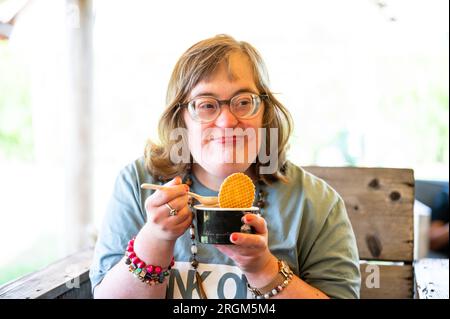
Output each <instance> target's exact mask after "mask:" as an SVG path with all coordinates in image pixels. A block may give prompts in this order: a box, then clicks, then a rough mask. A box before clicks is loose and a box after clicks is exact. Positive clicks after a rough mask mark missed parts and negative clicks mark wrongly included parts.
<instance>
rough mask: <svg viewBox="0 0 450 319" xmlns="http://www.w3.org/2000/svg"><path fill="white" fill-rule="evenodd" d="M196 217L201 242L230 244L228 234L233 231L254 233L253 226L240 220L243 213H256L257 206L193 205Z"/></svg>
mask: <svg viewBox="0 0 450 319" xmlns="http://www.w3.org/2000/svg"><path fill="white" fill-rule="evenodd" d="M194 210H195V215H196V218H197V238H198V241H199V242H200V243H203V244H219V245H220V244H221V245H230V244H232V243H231V241H230V235H231V234H232V233H235V232H241V233H249V234H254V233H255V231H254V229H253V227H250V226H248V225H246V224H245V223H244V222H243V221H242V217H243V216H244V215H245V214H258V213H259V208H258V207H249V208H221V207H211V206H203V205H197V206H194Z"/></svg>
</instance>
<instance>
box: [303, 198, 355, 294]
mask: <svg viewBox="0 0 450 319" xmlns="http://www.w3.org/2000/svg"><path fill="white" fill-rule="evenodd" d="M300 278H302V279H303V280H305V281H306V282H307V283H308V284H310V285H311V286H313V287H315V288H317V289H319V290H320V291H322V292H324V293H325V294H327V295H328V296H329V297H330V298H342V299H352V298H359V293H360V286H361V274H360V269H359V255H358V249H357V246H356V239H355V235H354V233H353V229H352V226H351V224H350V220H349V218H348V216H347V212H346V209H345V205H344V202H343V200H342V199H341V198H340V197H339V200H338V201H337V203H336V204H335V205H334V206H332V209H331V211H330V212H329V214H328V215H327V218H326V219H325V222H324V224H323V226H322V228H321V230H320V232H319V233H318V236H317V238H316V240H315V241H314V244H313V246H312V248H311V251H310V252H309V254H308V258H307V259H306V261H305V263H304V264H303V267H302V268H301V269H300Z"/></svg>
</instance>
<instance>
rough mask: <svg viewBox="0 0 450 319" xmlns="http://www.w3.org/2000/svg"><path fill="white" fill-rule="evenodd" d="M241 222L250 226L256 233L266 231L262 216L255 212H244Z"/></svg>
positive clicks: (264, 232)
mask: <svg viewBox="0 0 450 319" xmlns="http://www.w3.org/2000/svg"><path fill="white" fill-rule="evenodd" d="M242 222H244V223H245V224H247V225H249V226H252V227H253V228H254V229H255V231H256V233H257V234H261V235H263V234H266V233H267V223H266V220H265V219H264V218H262V217H261V216H260V215H256V214H245V215H244V216H243V217H242Z"/></svg>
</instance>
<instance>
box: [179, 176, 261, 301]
mask: <svg viewBox="0 0 450 319" xmlns="http://www.w3.org/2000/svg"><path fill="white" fill-rule="evenodd" d="M190 175H191V170H190V169H188V172H187V174H186V175H185V180H184V184H186V185H188V186H189V187H191V186H192V184H193V181H192V179H191V176H190ZM258 185H259V187H258V188H259V190H258V194H257V196H256V206H257V207H258V208H259V213H258V214H259V215H262V212H263V209H264V208H265V207H266V200H265V196H266V195H267V194H266V192H265V191H264V190H263V185H264V183H263V181H261V180H259V181H258ZM188 205H189V208H190V209H191V212H192V218H193V219H194V218H195V215H194V212H193V207H194V200H193V198H192V197H189V202H188ZM189 234H190V238H191V257H190V259H189V262H190V263H191V267H192V269H193V270H194V271H195V279H196V281H197V286H198V292H199V295H200V299H208V298H207V296H206V293H205V290H204V288H203V280H202V277H201V276H200V274H199V273H198V271H197V269H198V265H199V262H198V259H197V252H198V249H197V243H196V240H195V226H194V223H193V222H192V223H191V225H190V226H189Z"/></svg>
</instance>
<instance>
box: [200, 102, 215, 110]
mask: <svg viewBox="0 0 450 319" xmlns="http://www.w3.org/2000/svg"><path fill="white" fill-rule="evenodd" d="M200 108H201V109H213V108H214V105H213V104H206V103H204V104H202V105H200Z"/></svg>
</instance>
